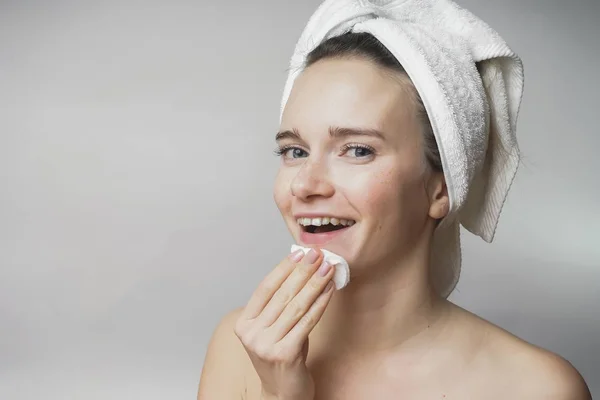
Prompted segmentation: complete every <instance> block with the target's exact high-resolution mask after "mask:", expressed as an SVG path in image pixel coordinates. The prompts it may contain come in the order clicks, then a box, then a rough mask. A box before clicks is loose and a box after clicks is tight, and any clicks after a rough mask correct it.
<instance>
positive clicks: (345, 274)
mask: <svg viewBox="0 0 600 400" xmlns="http://www.w3.org/2000/svg"><path fill="white" fill-rule="evenodd" d="M298 249H301V250H302V252H303V253H304V254H306V253H308V252H309V251H310V248H309V247H302V246H298V245H297V244H293V245H292V250H291V253H293V252H295V251H296V250H298ZM321 251H322V252H323V263H324V262H329V263H330V264H331V265H333V267H334V268H335V272H334V273H333V283H334V285H335V288H336V289H337V290H340V289H342V288H343V287H344V286H346V285H347V284H348V282H350V267H349V266H348V262H346V260H345V259H344V257H342V256H340V255H337V254H335V253H334V252H332V251H329V250H325V249H321ZM321 265H322V263H321Z"/></svg>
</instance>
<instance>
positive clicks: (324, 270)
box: [319, 261, 331, 276]
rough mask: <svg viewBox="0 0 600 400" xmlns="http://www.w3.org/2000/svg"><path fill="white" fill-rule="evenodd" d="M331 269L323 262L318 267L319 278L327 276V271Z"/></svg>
mask: <svg viewBox="0 0 600 400" xmlns="http://www.w3.org/2000/svg"><path fill="white" fill-rule="evenodd" d="M330 269H331V264H329V262H327V261H325V262H324V263H323V264H321V266H320V267H319V275H320V276H325V275H327V273H328V272H329V270H330Z"/></svg>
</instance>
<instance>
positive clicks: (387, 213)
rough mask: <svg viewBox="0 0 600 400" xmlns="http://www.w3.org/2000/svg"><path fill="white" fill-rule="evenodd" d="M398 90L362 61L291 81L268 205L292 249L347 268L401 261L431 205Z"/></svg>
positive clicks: (333, 62) (411, 121)
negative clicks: (326, 253) (316, 252)
mask: <svg viewBox="0 0 600 400" xmlns="http://www.w3.org/2000/svg"><path fill="white" fill-rule="evenodd" d="M407 82H408V81H406V82H402V81H401V78H399V77H394V76H392V72H390V71H386V70H383V69H381V68H380V67H378V66H376V65H374V64H373V63H371V62H370V61H366V60H362V59H346V60H338V59H327V60H321V61H319V62H317V63H315V64H313V65H312V66H310V67H309V68H307V69H306V70H305V71H303V72H302V73H301V74H300V76H299V77H298V78H297V79H296V81H295V83H294V87H293V89H292V92H291V94H290V97H289V99H288V102H287V104H286V107H285V110H284V113H283V117H282V123H281V127H280V132H279V134H278V135H277V144H278V147H279V149H280V152H281V166H280V169H279V172H278V175H277V178H276V181H275V188H274V198H275V202H276V203H277V206H278V208H279V210H280V211H281V214H282V216H283V218H284V220H285V222H286V224H287V227H288V229H289V230H290V232H291V234H292V236H293V237H294V239H295V241H296V242H297V243H298V244H300V245H304V246H311V247H312V246H316V247H321V248H326V249H328V250H331V251H333V252H335V253H338V254H340V255H342V256H343V257H344V258H346V259H347V260H348V262H349V263H350V264H352V265H354V266H356V265H360V264H371V263H373V262H382V261H386V260H388V259H390V257H398V256H402V254H403V253H404V254H406V252H410V248H411V247H412V246H411V245H413V244H414V243H416V241H417V240H418V238H420V237H421V236H422V235H423V234H424V231H425V229H424V228H425V226H426V223H427V221H428V219H429V214H430V206H431V204H430V203H431V200H430V197H431V196H428V191H429V190H428V189H427V185H428V183H427V176H428V172H426V171H427V169H426V167H425V161H424V152H423V145H422V133H421V128H420V125H419V122H418V120H417V117H416V113H415V106H414V104H413V102H412V100H411V97H410V95H409V93H408V89H407V86H406V85H407ZM319 225H320V226H319Z"/></svg>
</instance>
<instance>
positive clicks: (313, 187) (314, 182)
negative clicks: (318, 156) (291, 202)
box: [290, 160, 334, 200]
mask: <svg viewBox="0 0 600 400" xmlns="http://www.w3.org/2000/svg"><path fill="white" fill-rule="evenodd" d="M290 189H291V192H292V196H294V197H298V198H299V199H301V200H309V199H310V198H312V197H331V196H333V193H334V188H333V185H332V184H331V183H330V182H329V180H328V179H327V171H326V168H325V166H324V165H323V164H322V163H316V162H311V161H308V160H307V161H306V162H305V163H304V164H303V165H302V167H300V170H299V171H298V174H297V175H296V176H295V177H294V179H293V180H292V184H291V186H290Z"/></svg>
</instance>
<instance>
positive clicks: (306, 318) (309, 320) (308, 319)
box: [298, 314, 316, 327]
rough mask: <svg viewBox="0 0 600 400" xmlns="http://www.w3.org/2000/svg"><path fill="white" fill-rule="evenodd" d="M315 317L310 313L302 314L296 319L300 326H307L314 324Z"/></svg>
mask: <svg viewBox="0 0 600 400" xmlns="http://www.w3.org/2000/svg"><path fill="white" fill-rule="evenodd" d="M315 322H316V321H315V317H314V316H312V315H311V314H304V315H303V316H302V318H300V320H299V321H298V324H299V325H300V326H302V327H309V326H312V325H314V324H315Z"/></svg>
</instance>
